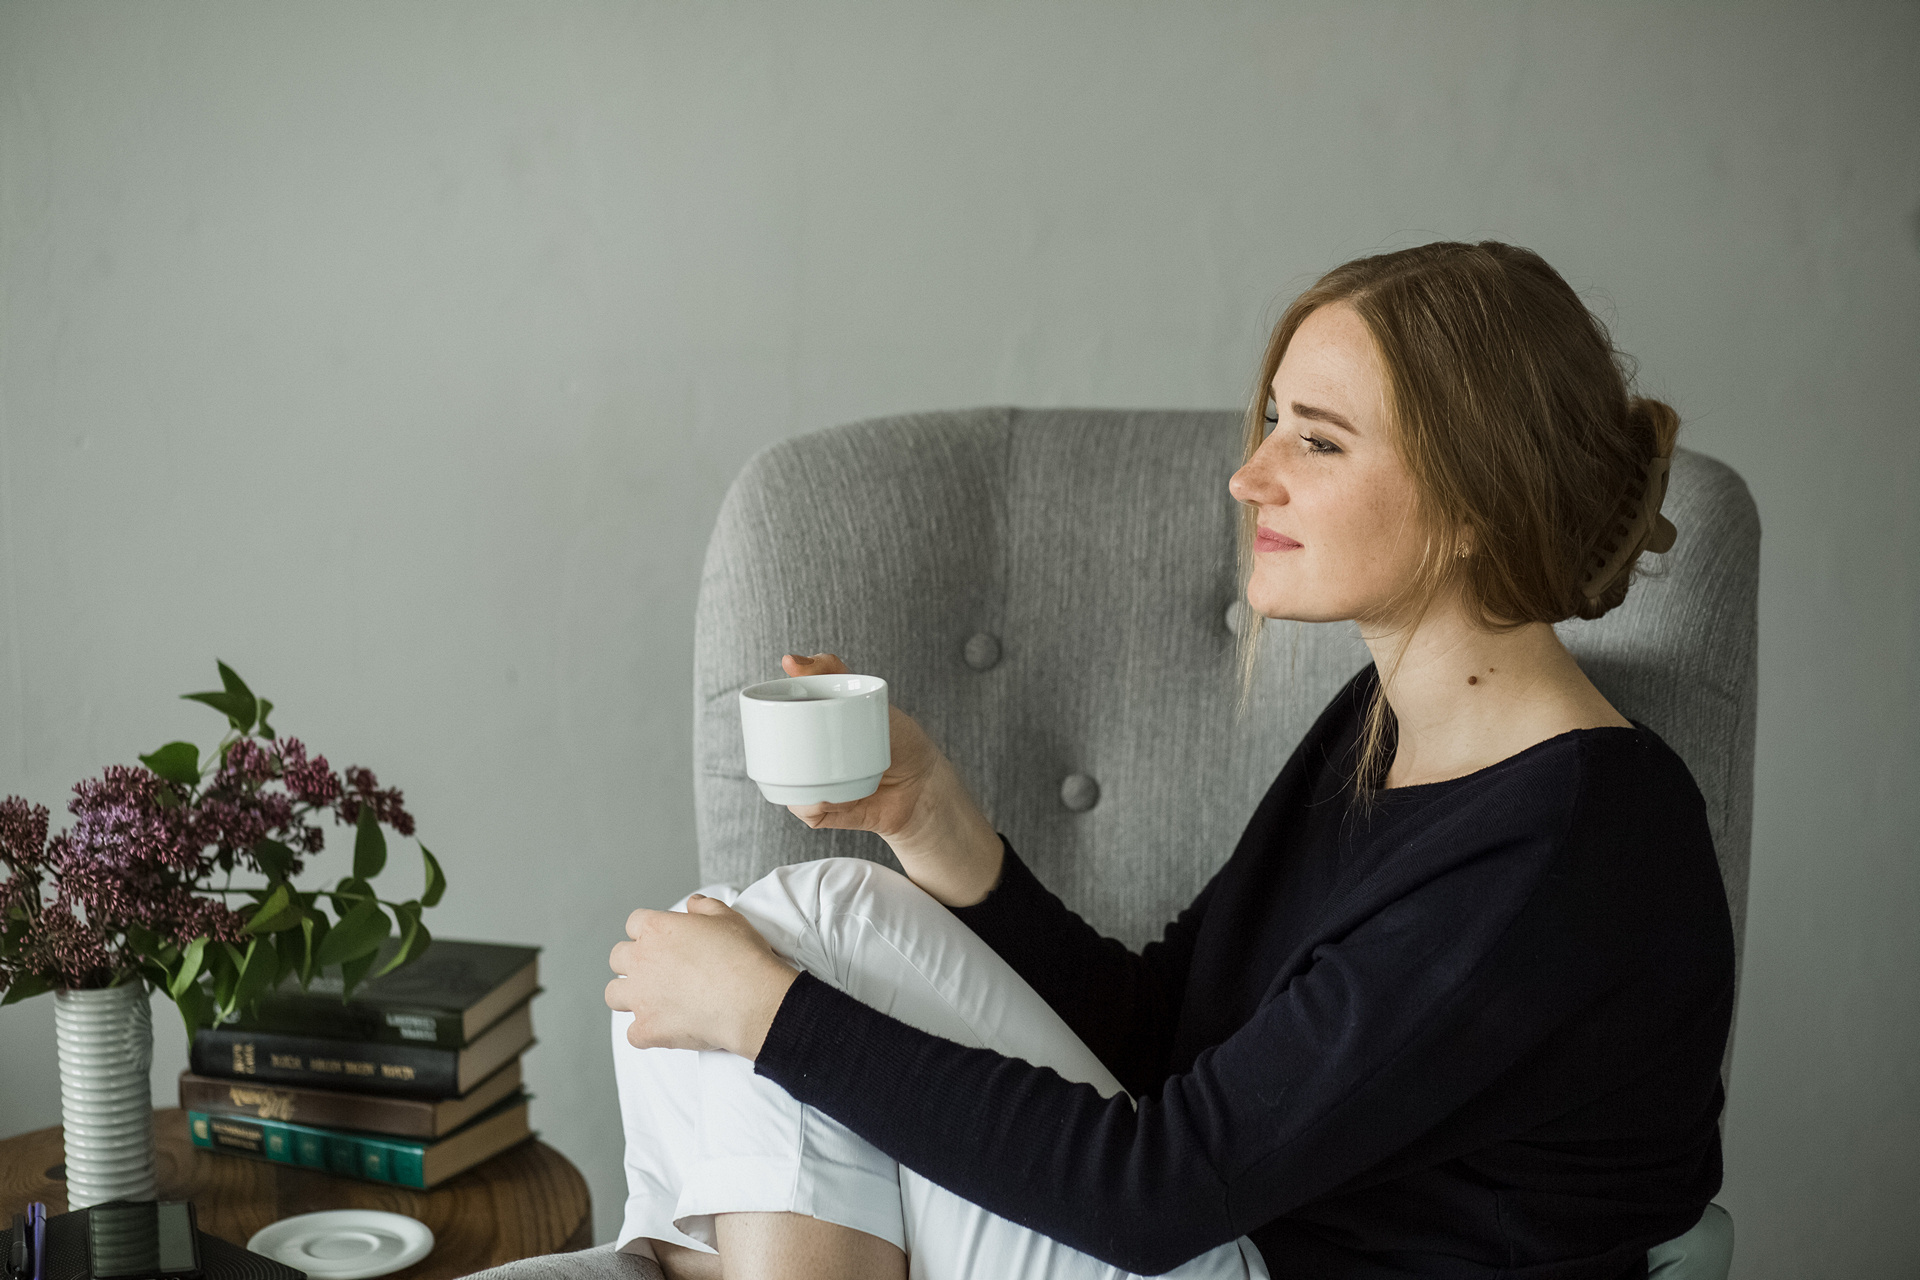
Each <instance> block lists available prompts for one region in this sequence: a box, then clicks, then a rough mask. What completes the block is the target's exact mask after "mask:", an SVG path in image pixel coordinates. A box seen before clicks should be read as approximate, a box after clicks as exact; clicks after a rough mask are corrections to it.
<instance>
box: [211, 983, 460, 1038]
mask: <svg viewBox="0 0 1920 1280" xmlns="http://www.w3.org/2000/svg"><path fill="white" fill-rule="evenodd" d="M233 1025H234V1026H236V1027H237V1028H239V1029H240V1030H244V1031H254V1032H262V1031H271V1032H279V1033H285V1034H288V1035H301V1034H306V1035H320V1036H325V1037H327V1038H328V1039H329V1040H375V1041H379V1042H381V1043H383V1044H429V1045H433V1044H437V1045H439V1046H440V1047H442V1048H445V1049H458V1048H459V1047H461V1045H463V1044H465V1043H466V1027H465V1023H464V1020H463V1015H462V1014H461V1013H460V1012H459V1011H458V1010H446V1009H420V1008H411V1009H384V1008H379V1007H376V1006H373V1005H365V1004H356V1003H352V1002H349V1003H346V1004H342V1003H341V1002H340V997H339V996H336V995H322V994H318V993H315V994H310V995H309V994H300V995H293V994H281V993H277V992H269V993H268V994H267V995H265V996H262V997H261V999H260V1006H259V1008H258V1009H256V1010H255V1011H254V1013H253V1014H252V1016H250V1017H243V1018H241V1019H240V1021H239V1022H238V1023H235V1024H233Z"/></svg>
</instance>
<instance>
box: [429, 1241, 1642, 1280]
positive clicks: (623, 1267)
mask: <svg viewBox="0 0 1920 1280" xmlns="http://www.w3.org/2000/svg"><path fill="white" fill-rule="evenodd" d="M467 1280H666V1276H665V1274H664V1273H663V1272H662V1271H661V1270H660V1264H659V1263H657V1262H655V1261H654V1260H653V1259H652V1258H642V1257H640V1256H638V1255H637V1254H631V1253H615V1252H614V1250H613V1246H612V1245H610V1244H603V1245H596V1246H594V1247H593V1248H591V1249H582V1250H580V1251H579V1252H578V1253H548V1254H543V1255H541V1256H540V1257H538V1258H522V1259H521V1260H520V1261H518V1262H509V1263H506V1264H505V1265H503V1266H498V1267H489V1268H487V1269H486V1270H485V1271H475V1272H473V1273H472V1274H471V1275H469V1276H468V1277H467ZM1669 1280H1673V1278H1669Z"/></svg>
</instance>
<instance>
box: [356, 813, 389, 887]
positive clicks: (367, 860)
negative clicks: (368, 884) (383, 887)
mask: <svg viewBox="0 0 1920 1280" xmlns="http://www.w3.org/2000/svg"><path fill="white" fill-rule="evenodd" d="M359 828H360V829H359V830H358V831H357V832H355V833H354V837H353V874H354V878H355V879H359V880H371V879H373V878H374V877H375V876H377V875H379V874H380V869H381V868H382V867H384V866H386V865H387V836H386V833H385V832H383V831H381V830H380V820H379V819H378V818H376V817H374V816H373V806H372V805H370V804H363V805H361V806H360V821H359Z"/></svg>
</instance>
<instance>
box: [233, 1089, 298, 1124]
mask: <svg viewBox="0 0 1920 1280" xmlns="http://www.w3.org/2000/svg"><path fill="white" fill-rule="evenodd" d="M227 1098H228V1099H229V1100H230V1101H231V1102H232V1103H233V1105H234V1106H236V1107H251V1108H253V1110H254V1113H255V1114H256V1115H258V1116H259V1117H260V1118H261V1119H262V1120H292V1119H293V1095H292V1094H290V1093H278V1092H276V1091H274V1090H272V1089H242V1088H240V1087H239V1086H238V1085H235V1086H234V1087H232V1088H230V1089H228V1090H227Z"/></svg>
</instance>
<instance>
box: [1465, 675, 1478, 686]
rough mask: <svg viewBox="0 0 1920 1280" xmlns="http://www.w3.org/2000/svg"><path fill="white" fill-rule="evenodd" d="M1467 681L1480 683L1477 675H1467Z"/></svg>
mask: <svg viewBox="0 0 1920 1280" xmlns="http://www.w3.org/2000/svg"><path fill="white" fill-rule="evenodd" d="M1467 683H1468V684H1479V683H1480V677H1479V676H1468V677H1467Z"/></svg>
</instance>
